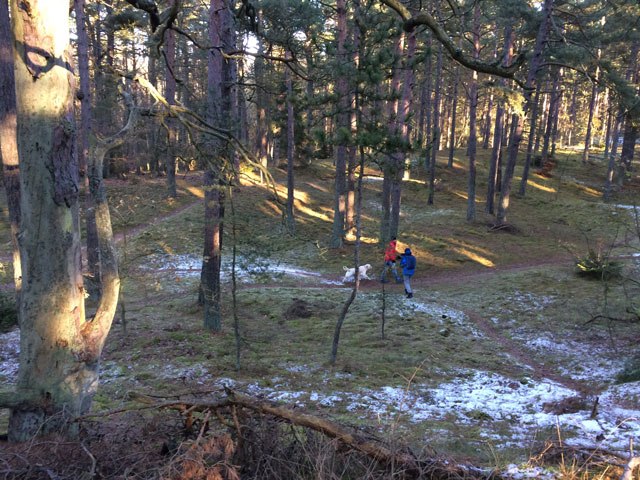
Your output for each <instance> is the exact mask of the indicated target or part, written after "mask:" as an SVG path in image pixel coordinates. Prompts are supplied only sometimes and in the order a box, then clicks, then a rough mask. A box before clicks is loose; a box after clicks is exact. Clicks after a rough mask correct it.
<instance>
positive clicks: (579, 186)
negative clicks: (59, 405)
mask: <svg viewBox="0 0 640 480" xmlns="http://www.w3.org/2000/svg"><path fill="white" fill-rule="evenodd" d="M463 155H464V152H462V151H460V152H457V157H456V159H457V160H456V165H455V168H454V169H452V170H447V169H446V168H444V156H443V157H442V158H441V159H440V163H439V166H438V172H437V178H438V186H437V190H436V193H435V204H434V205H427V201H426V199H427V193H428V192H427V185H426V183H425V178H426V176H425V174H424V172H421V171H416V172H412V179H411V180H410V181H407V182H405V183H404V186H403V204H402V214H401V222H400V232H399V240H400V244H401V247H404V246H405V245H408V246H410V247H411V248H412V250H413V251H414V252H415V253H416V256H417V258H418V273H417V274H416V277H415V279H414V284H415V287H414V288H415V290H416V298H415V300H416V301H417V303H415V304H411V303H409V304H408V303H406V300H405V299H404V295H402V286H401V285H398V286H396V285H387V286H386V287H385V291H386V297H385V301H386V305H387V310H386V319H385V335H384V338H383V337H382V334H381V305H382V291H381V285H380V284H379V283H378V282H377V281H375V280H370V281H367V280H365V281H364V282H363V284H362V289H363V290H362V292H361V294H360V295H359V296H358V297H357V299H356V301H355V302H354V304H353V305H352V307H351V309H350V311H349V315H348V316H347V319H346V322H345V324H344V327H343V329H342V334H341V341H340V350H339V356H338V362H337V364H336V365H334V366H330V365H329V364H328V357H329V351H330V348H331V341H332V338H333V334H334V327H335V322H336V320H337V318H338V316H339V313H340V310H341V309H342V306H343V304H344V302H345V300H346V298H347V296H348V295H349V290H348V289H346V288H341V287H339V286H336V285H332V284H330V283H322V282H320V281H319V279H318V278H315V277H304V278H302V279H301V278H300V277H292V276H289V275H280V276H275V277H273V276H271V275H266V276H265V275H262V276H258V277H256V278H254V279H253V281H252V282H250V283H249V282H241V283H240V284H239V290H238V293H237V315H238V319H239V323H240V330H241V333H242V339H243V343H242V353H241V369H240V370H239V371H237V370H236V368H235V362H236V340H235V338H234V334H233V325H232V322H233V315H232V298H231V291H230V284H229V282H228V281H227V282H225V285H224V290H223V318H224V321H223V329H222V331H221V332H219V333H212V332H208V331H205V330H203V328H202V312H201V309H200V307H199V306H198V304H197V289H198V276H197V275H195V276H188V275H187V276H185V275H184V274H183V273H180V272H175V271H171V270H170V269H166V270H149V269H144V268H139V267H140V266H141V265H144V264H145V262H147V260H148V258H149V257H148V256H149V255H152V254H157V253H162V254H169V255H187V254H192V255H193V254H195V255H198V254H199V253H200V252H201V250H202V231H203V215H204V212H203V210H204V208H203V205H202V204H201V203H199V204H197V205H194V206H193V207H191V208H189V209H187V210H185V211H184V212H183V213H181V214H180V215H177V216H175V217H173V218H171V219H168V220H166V221H163V222H161V223H157V224H156V225H153V226H150V227H149V228H146V229H145V230H144V231H142V232H140V233H138V234H136V235H132V236H130V237H128V238H127V246H126V261H125V260H124V254H125V251H124V245H123V243H122V242H120V248H121V254H122V255H123V261H122V266H123V273H124V289H123V294H124V299H125V304H126V318H127V332H126V333H125V332H124V330H123V325H122V324H121V322H120V320H119V318H118V319H117V322H116V324H114V326H113V329H112V332H111V333H110V336H109V340H108V342H107V345H106V348H105V352H104V356H103V371H104V373H103V376H102V384H101V386H100V390H99V393H98V395H97V397H96V399H95V405H94V409H98V410H101V409H109V408H114V407H116V406H122V405H123V404H126V403H127V400H126V395H125V393H126V392H127V391H128V390H139V391H143V392H153V393H156V394H166V395H171V394H174V393H175V392H176V391H180V392H187V391H190V390H206V389H207V388H210V387H211V385H212V384H215V382H217V380H218V379H219V378H231V379H233V380H235V381H238V382H240V384H242V385H254V384H255V385H257V388H260V389H262V391H277V390H283V391H288V392H306V393H303V394H302V396H298V397H297V398H296V400H297V401H298V402H302V403H305V405H306V407H307V408H309V409H310V411H311V412H312V413H320V414H322V415H326V416H329V417H330V418H333V419H336V420H339V421H345V422H347V423H351V424H358V425H367V426H369V427H372V428H374V429H376V430H377V431H378V432H381V433H383V434H389V432H390V431H391V430H393V429H394V425H395V429H396V430H395V431H396V433H398V434H401V435H402V436H403V437H404V438H405V439H407V440H408V441H409V442H411V443H414V444H415V445H418V446H420V447H424V446H425V444H426V443H428V445H429V446H430V447H432V448H434V449H435V450H436V451H438V452H441V453H446V454H451V455H455V456H458V457H459V458H470V459H472V460H474V461H479V462H481V463H484V464H486V465H495V464H498V465H504V464H505V463H508V462H510V461H513V460H514V459H522V458H528V456H529V455H530V454H531V446H532V445H533V443H534V441H535V440H536V439H538V440H539V439H541V438H543V437H545V435H546V433H545V432H542V431H541V432H538V433H537V436H536V434H531V435H530V436H528V437H526V438H524V439H523V438H517V439H515V438H514V439H513V441H510V439H511V436H512V435H513V432H512V429H513V426H514V425H513V423H514V422H513V421H510V420H505V419H493V418H491V416H489V415H488V414H487V413H486V412H485V411H483V409H482V408H479V409H476V410H473V411H471V412H467V413H466V414H465V418H464V419H462V418H460V415H459V414H457V413H456V412H451V413H450V414H449V415H446V416H442V417H439V418H437V419H434V420H432V421H429V420H426V421H422V422H412V421H409V420H408V419H407V418H406V415H405V414H404V413H403V412H400V411H399V410H396V411H393V410H387V411H386V413H384V414H383V415H378V414H376V413H375V412H373V411H367V410H366V409H357V408H356V409H349V408H347V407H349V405H350V402H349V401H347V400H345V399H342V400H340V399H338V400H336V401H334V402H331V403H327V404H324V405H323V404H314V403H313V402H312V401H309V399H310V397H311V396H312V395H313V394H314V393H315V394H317V395H319V396H325V397H326V396H331V395H333V394H334V393H336V392H367V391H374V390H376V389H381V388H384V387H387V386H393V387H398V388H399V387H406V386H409V385H410V386H409V388H413V385H422V386H427V387H428V386H434V387H435V386H438V385H440V384H443V383H446V382H450V381H452V380H454V379H456V378H460V376H464V375H467V374H468V372H470V371H474V370H479V371H483V372H492V373H496V374H499V375H501V376H503V377H505V378H509V379H513V380H514V381H515V382H519V383H522V384H526V382H527V381H528V380H527V379H528V378H529V376H530V375H531V372H530V371H529V369H528V368H527V366H526V365H523V364H522V363H521V362H518V361H517V360H515V359H514V358H513V357H511V356H509V355H507V354H506V353H505V352H504V350H503V349H501V348H500V347H499V346H498V345H497V344H496V342H495V340H494V339H492V338H491V337H489V336H487V335H483V334H481V333H480V334H479V333H478V331H477V326H474V325H473V322H471V321H470V320H469V319H466V318H464V315H462V314H460V315H461V316H458V313H460V312H462V311H463V310H471V311H474V312H476V314H478V315H481V316H482V317H483V318H485V319H486V320H488V321H490V322H492V324H493V325H494V326H495V328H496V329H497V330H498V331H499V333H500V335H502V336H503V337H505V338H506V339H507V340H508V341H510V342H512V343H513V344H514V345H518V346H520V347H522V348H523V349H524V350H525V351H526V352H527V353H528V354H529V355H530V356H531V358H532V361H535V362H540V363H545V364H546V365H548V366H550V368H551V369H552V370H553V371H554V372H557V373H558V374H559V375H572V374H574V373H576V372H577V374H578V376H579V373H580V371H581V369H583V370H584V371H585V372H588V371H589V368H584V366H583V365H581V364H580V361H579V360H576V359H582V358H583V357H580V356H578V357H576V356H575V355H573V354H572V353H571V352H567V351H566V350H562V349H558V350H549V349H539V348H536V344H535V342H532V341H533V340H536V339H537V340H539V339H541V338H543V339H544V338H549V339H554V340H557V341H559V342H560V343H562V344H566V345H573V346H577V347H579V348H585V349H592V350H590V351H592V352H595V353H593V354H592V355H595V356H597V357H598V358H597V359H596V360H595V364H598V363H602V364H603V365H609V364H610V363H611V362H613V361H614V360H615V359H620V358H625V357H628V356H629V355H630V353H631V352H632V351H633V349H634V348H635V349H637V343H638V341H639V339H640V332H639V331H638V325H637V324H630V323H624V322H613V321H610V320H606V319H599V320H594V317H595V316H596V315H597V314H602V313H603V312H604V313H606V316H607V317H611V318H618V317H622V316H625V315H626V314H625V309H626V308H627V307H628V306H629V303H630V302H636V304H637V302H638V300H639V297H638V292H637V290H635V291H634V290H629V289H628V288H627V287H628V286H629V285H628V284H625V283H624V282H623V281H622V280H612V281H610V282H608V283H607V284H606V285H605V284H603V283H602V282H598V281H589V280H585V279H582V278H579V277H578V276H576V274H575V270H574V267H573V264H572V256H571V253H577V254H582V253H585V252H586V251H587V250H588V249H589V248H598V246H599V245H600V247H601V248H602V249H605V250H606V249H608V248H609V247H610V246H611V245H613V244H616V247H615V248H613V250H612V254H616V255H617V254H621V253H628V252H631V251H634V250H635V251H637V248H638V238H637V235H635V236H634V231H633V229H632V220H633V217H632V216H631V215H630V214H629V211H628V210H622V209H616V208H615V207H613V206H612V205H606V204H603V203H602V201H601V192H600V189H601V184H602V178H603V177H604V172H605V165H604V163H603V162H600V163H597V164H589V165H586V166H585V165H583V164H582V162H581V160H580V157H579V156H578V155H576V154H572V153H570V152H567V153H561V154H560V155H559V156H558V166H557V167H556V169H555V170H554V171H553V176H552V177H551V178H545V177H541V176H538V175H535V174H533V175H532V176H531V179H530V180H531V181H530V184H529V186H528V189H527V193H526V196H525V197H520V196H518V195H516V194H515V192H516V191H517V185H518V183H519V180H520V178H519V177H518V176H516V179H515V180H514V188H513V193H512V198H511V207H510V213H509V217H508V221H509V222H510V224H512V225H513V226H515V227H516V228H515V230H514V231H515V233H506V232H495V231H491V230H490V228H489V225H490V224H491V222H492V217H491V216H490V215H487V214H486V213H484V192H485V191H486V162H487V159H488V154H487V152H483V153H482V154H481V156H480V158H479V166H478V167H479V168H478V177H477V187H476V188H477V192H478V196H477V200H476V211H477V220H476V221H474V222H467V221H466V208H467V200H466V183H467V174H466V168H465V166H464V165H465V160H464V158H463ZM332 169H333V167H332V165H331V162H330V161H327V162H320V161H317V162H315V163H313V164H312V165H311V166H310V167H307V168H297V169H296V192H297V196H296V199H297V201H296V227H297V235H296V236H295V237H291V236H289V235H288V234H287V233H286V229H285V225H284V224H283V223H282V216H281V212H280V210H279V207H278V206H277V205H276V203H275V202H274V201H273V199H272V197H271V195H270V194H269V192H268V191H267V189H266V187H265V186H262V185H259V184H257V182H255V179H254V182H253V183H249V182H243V183H244V185H242V186H241V187H239V188H238V189H235V190H234V191H233V193H232V200H233V202H234V206H235V210H236V217H235V219H232V218H231V213H230V209H229V208H227V216H226V218H225V226H224V228H225V240H224V241H225V245H224V255H225V257H226V258H228V257H229V256H230V254H231V246H232V243H233V239H232V237H231V222H234V221H235V226H236V242H237V247H238V252H239V255H241V256H242V258H243V259H245V260H247V259H249V260H251V259H268V260H270V261H281V262H285V263H287V264H290V265H295V266H297V267H299V268H301V269H304V270H307V271H313V272H319V273H321V274H323V279H326V280H332V281H338V280H339V279H340V278H341V276H342V274H343V271H342V267H343V266H344V265H349V266H350V265H351V264H352V263H353V251H354V244H353V242H347V244H346V245H345V246H344V248H342V249H340V250H333V249H330V248H329V247H328V240H329V236H330V233H331V229H332V208H331V205H333V193H332V190H333V185H332V181H333V180H332V178H333V173H332V172H333V170H332ZM367 174H369V175H378V172H376V171H375V170H368V171H367ZM518 174H519V171H518V170H517V171H516V175H518ZM275 177H276V179H277V181H278V182H279V183H280V186H279V188H278V189H279V191H280V193H281V194H282V193H283V192H284V187H282V185H284V179H285V177H284V172H282V171H280V170H277V171H276V172H275ZM198 178H199V176H198V175H195V174H189V175H188V176H183V177H182V179H181V182H182V183H181V184H179V185H181V186H180V189H179V197H178V199H177V200H176V201H175V202H169V201H167V200H166V199H164V198H163V192H164V187H163V184H162V182H161V181H160V180H158V179H149V178H148V177H142V178H139V179H137V180H136V181H135V183H134V182H132V181H128V182H119V181H117V182H109V184H108V189H109V196H110V201H111V204H112V208H113V209H114V216H113V218H114V230H115V231H116V232H124V231H127V230H129V229H131V228H133V227H135V226H137V225H141V224H144V223H147V222H148V221H149V219H150V217H159V216H162V215H166V214H168V213H169V212H171V211H174V210H175V209H177V208H180V207H181V206H186V205H188V204H190V203H193V202H194V201H196V200H198V198H200V197H201V196H202V191H201V190H200V189H199V188H198ZM637 193H638V192H637V191H633V190H632V189H628V190H623V191H620V192H617V193H616V196H615V198H614V201H613V204H614V205H615V204H625V205H630V204H632V203H633V201H634V198H638V197H637ZM634 195H635V196H634ZM380 196H381V183H380V182H378V181H375V180H370V179H369V180H367V181H365V183H364V198H363V217H362V220H363V221H362V229H363V243H362V246H361V253H360V263H361V264H364V263H370V264H371V265H373V269H372V270H371V272H370V275H371V277H372V278H374V279H375V278H376V277H377V275H378V274H379V270H380V267H381V265H380V264H381V258H382V256H381V253H382V249H381V248H380V246H379V245H378V243H377V236H378V230H379V212H380V210H379V203H380ZM2 221H3V222H4V221H5V220H4V219H3V220H2ZM5 225H6V223H3V230H6V229H5V228H4V226H5ZM625 240H627V242H625ZM8 245H9V243H8V236H7V235H6V232H5V233H3V234H2V235H1V236H0V247H1V248H2V252H3V253H4V252H6V253H8V252H9V251H10V248H9V246H8ZM516 264H517V265H523V267H522V268H518V269H510V268H509V267H510V266H512V265H516ZM526 265H528V267H525V266H526ZM631 268H636V269H637V266H635V267H634V266H633V265H632V264H627V267H626V270H625V272H626V273H629V271H630V270H629V269H631ZM636 273H637V272H636ZM9 274H10V272H7V276H5V279H4V280H3V281H4V282H5V283H7V282H8V281H9V280H8V278H10V276H9ZM625 292H626V293H627V294H628V295H625ZM629 294H630V295H631V298H629ZM295 300H299V301H304V302H305V303H306V304H307V305H308V307H309V309H310V311H311V312H312V315H311V316H310V317H309V318H288V317H287V316H286V315H285V312H286V310H287V308H288V307H289V306H290V305H291V304H292V302H294V301H295ZM415 305H420V308H418V307H416V306H415ZM409 379H410V380H409ZM611 380H613V378H611ZM607 382H608V379H602V378H598V379H595V380H594V383H593V385H592V386H593V388H596V389H597V388H604V387H605V386H606V384H607ZM283 400H284V401H291V399H290V398H285V399H283ZM3 418H4V419H5V420H6V416H4V417H3ZM469 419H471V421H470V420H469ZM487 432H491V434H490V435H489V434H488V433H487ZM548 433H549V435H555V434H556V432H548ZM496 445H499V447H496Z"/></svg>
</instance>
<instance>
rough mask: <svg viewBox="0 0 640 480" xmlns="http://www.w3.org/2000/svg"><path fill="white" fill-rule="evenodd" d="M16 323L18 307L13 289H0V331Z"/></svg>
mask: <svg viewBox="0 0 640 480" xmlns="http://www.w3.org/2000/svg"><path fill="white" fill-rule="evenodd" d="M17 324H18V309H17V307H16V297H15V295H14V293H13V291H10V292H6V291H4V290H0V332H3V331H5V330H9V329H10V328H11V327H13V326H15V325H17Z"/></svg>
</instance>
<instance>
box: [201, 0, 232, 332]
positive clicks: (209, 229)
mask: <svg viewBox="0 0 640 480" xmlns="http://www.w3.org/2000/svg"><path fill="white" fill-rule="evenodd" d="M209 42H210V44H211V45H220V46H222V49H223V51H227V52H228V51H231V50H233V49H235V48H236V46H235V38H234V33H233V20H232V17H231V12H230V10H229V6H228V3H227V2H226V1H225V0H211V2H210V6H209ZM231 62H232V61H231V60H229V61H227V60H225V59H224V58H223V56H222V52H221V51H219V50H216V49H212V50H211V51H210V54H209V61H208V71H207V115H208V118H209V121H210V122H211V123H212V124H213V125H216V126H217V127H219V128H222V129H227V130H230V129H231V128H232V125H231V122H230V119H231V116H232V101H233V92H232V79H233V65H231ZM211 149H212V155H211V158H210V159H209V161H210V163H209V165H208V166H207V169H206V171H205V175H204V190H205V199H204V200H205V213H204V217H205V219H204V222H205V227H204V249H203V260H202V272H201V275H200V294H201V300H202V304H203V323H204V327H205V328H208V329H210V330H213V331H220V329H221V328H222V316H221V308H220V266H221V263H222V238H223V219H224V200H225V195H224V188H225V185H224V179H223V178H222V175H223V173H222V171H221V167H220V165H221V164H222V163H226V164H227V165H229V164H231V163H232V161H233V160H232V155H233V153H232V152H230V151H229V149H228V148H227V145H225V144H223V143H222V142H221V141H219V140H215V141H213V142H212V148H211Z"/></svg>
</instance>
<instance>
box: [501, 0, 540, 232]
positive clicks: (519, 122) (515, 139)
mask: <svg viewBox="0 0 640 480" xmlns="http://www.w3.org/2000/svg"><path fill="white" fill-rule="evenodd" d="M552 7H553V0H545V1H544V5H543V8H542V22H541V23H540V29H539V30H538V35H537V37H536V45H535V48H534V50H533V57H532V59H531V68H530V70H529V74H528V75H527V82H526V86H527V87H529V88H531V87H534V84H535V79H536V75H537V74H538V69H539V68H540V64H541V62H542V51H543V50H544V45H545V41H546V38H547V33H548V31H549V25H550V23H551V10H552ZM524 97H525V105H524V108H523V112H522V115H516V114H514V115H513V123H514V127H512V128H513V136H512V139H511V144H510V145H509V158H508V160H507V166H506V168H505V172H504V177H503V179H502V188H501V190H500V204H499V205H498V213H497V215H496V225H497V226H502V225H504V224H505V223H506V221H507V212H508V210H509V199H510V194H511V181H512V180H513V173H514V170H515V166H516V160H517V157H518V149H519V148H520V141H521V140H522V130H523V125H524V120H525V118H526V115H527V112H528V111H529V109H530V103H531V90H526V91H525V94H524Z"/></svg>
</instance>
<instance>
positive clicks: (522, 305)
mask: <svg viewBox="0 0 640 480" xmlns="http://www.w3.org/2000/svg"><path fill="white" fill-rule="evenodd" d="M555 301H556V297H555V296H553V295H550V296H545V295H534V294H533V293H520V292H519V291H517V290H516V291H515V292H513V294H512V295H508V296H506V297H504V298H503V300H502V310H508V311H517V312H520V313H521V312H530V313H531V312H541V311H543V310H544V309H545V308H547V307H549V306H550V305H553V303H554V302H555Z"/></svg>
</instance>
